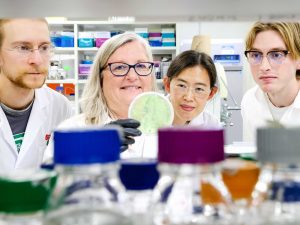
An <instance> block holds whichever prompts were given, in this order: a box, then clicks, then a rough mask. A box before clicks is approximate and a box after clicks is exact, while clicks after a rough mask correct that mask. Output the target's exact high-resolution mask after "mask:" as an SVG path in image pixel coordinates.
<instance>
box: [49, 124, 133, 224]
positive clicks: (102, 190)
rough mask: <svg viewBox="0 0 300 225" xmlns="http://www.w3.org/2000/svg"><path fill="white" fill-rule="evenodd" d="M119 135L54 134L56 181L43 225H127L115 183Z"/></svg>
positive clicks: (91, 131)
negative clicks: (57, 175)
mask: <svg viewBox="0 0 300 225" xmlns="http://www.w3.org/2000/svg"><path fill="white" fill-rule="evenodd" d="M119 158H120V135H119V131H118V130H117V129H115V128H109V127H106V128H102V129H100V128H96V127H95V128H92V127H91V128H84V129H71V130H59V131H55V132H54V163H55V170H56V171H57V172H58V174H59V177H58V180H57V184H56V188H55V189H54V192H53V195H52V197H51V201H50V204H49V213H48V214H47V216H46V221H45V224H46V225H115V224H120V225H129V224H131V221H130V219H129V218H128V217H127V216H126V215H125V213H124V210H123V209H122V202H123V201H124V200H125V199H126V198H125V188H124V187H123V185H122V184H121V182H120V179H119V174H118V172H119V167H120V165H119V162H118V160H119Z"/></svg>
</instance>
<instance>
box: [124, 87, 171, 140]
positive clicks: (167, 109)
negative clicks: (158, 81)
mask: <svg viewBox="0 0 300 225" xmlns="http://www.w3.org/2000/svg"><path fill="white" fill-rule="evenodd" d="M128 116H129V118H132V119H136V120H138V121H139V122H140V123H141V126H140V127H139V129H140V130H141V131H142V132H143V134H156V133H157V129H158V128H161V127H166V126H170V125H171V124H172V122H173V119H174V111H173V106H172V104H171V103H170V101H169V99H168V98H167V97H165V96H164V95H162V94H160V93H156V92H145V93H142V94H140V95H138V96H136V97H135V98H134V99H133V101H132V102H131V104H130V106H129V111H128Z"/></svg>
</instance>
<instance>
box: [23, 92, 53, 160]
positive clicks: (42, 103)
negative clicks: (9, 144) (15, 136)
mask: <svg viewBox="0 0 300 225" xmlns="http://www.w3.org/2000/svg"><path fill="white" fill-rule="evenodd" d="M49 101H50V100H49V99H48V96H47V95H46V92H44V91H42V90H41V89H36V90H35V98H34V103H33V106H32V109H31V113H30V117H29V120H28V123H27V126H26V131H25V136H24V139H23V143H22V146H21V149H20V154H19V158H22V156H23V155H26V154H27V151H29V150H30V148H32V147H33V146H32V140H33V139H34V138H36V136H37V134H38V133H39V132H40V129H41V128H42V127H43V124H45V121H46V120H47V117H48V113H49V112H47V107H46V106H47V105H49Z"/></svg>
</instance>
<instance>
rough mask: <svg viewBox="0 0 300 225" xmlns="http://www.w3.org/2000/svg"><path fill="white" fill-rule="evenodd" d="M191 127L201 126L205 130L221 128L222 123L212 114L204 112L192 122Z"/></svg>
mask: <svg viewBox="0 0 300 225" xmlns="http://www.w3.org/2000/svg"><path fill="white" fill-rule="evenodd" d="M189 126H200V127H203V128H205V127H206V128H221V127H222V125H221V123H220V122H219V121H218V120H217V118H216V117H214V116H213V115H212V114H210V113H209V112H206V111H202V112H201V113H200V114H199V115H198V116H196V117H195V118H194V119H192V120H191V122H190V123H189Z"/></svg>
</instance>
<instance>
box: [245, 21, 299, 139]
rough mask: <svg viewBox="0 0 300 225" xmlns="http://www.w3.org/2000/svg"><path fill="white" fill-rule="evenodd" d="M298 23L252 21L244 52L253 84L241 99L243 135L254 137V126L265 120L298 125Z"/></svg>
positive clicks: (263, 123) (246, 137)
mask: <svg viewBox="0 0 300 225" xmlns="http://www.w3.org/2000/svg"><path fill="white" fill-rule="evenodd" d="M299 34H300V24H299V23H281V22H278V23H262V22H257V23H255V24H254V26H253V27H252V29H251V30H250V32H249V34H248V36H247V38H246V51H245V55H246V57H247V59H248V62H249V64H250V68H251V72H252V76H253V78H254V81H255V82H256V84H257V85H256V86H255V87H253V88H252V89H250V90H248V91H247V92H246V94H245V95H244V97H243V100H242V105H241V107H242V117H243V126H244V139H245V140H246V141H255V135H256V128H257V127H260V126H264V125H266V124H267V121H274V122H279V123H281V124H282V125H285V126H297V125H298V126H299V125H300V94H299V88H300V81H299V80H297V76H296V71H297V70H299V69H300V35H299Z"/></svg>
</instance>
